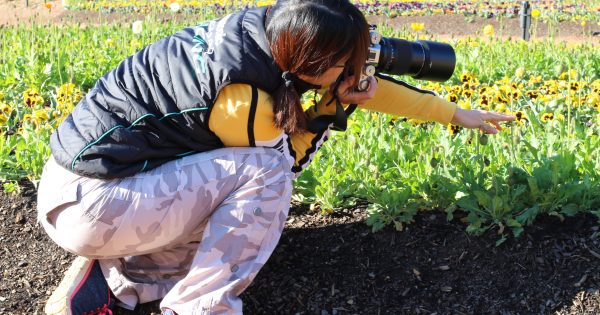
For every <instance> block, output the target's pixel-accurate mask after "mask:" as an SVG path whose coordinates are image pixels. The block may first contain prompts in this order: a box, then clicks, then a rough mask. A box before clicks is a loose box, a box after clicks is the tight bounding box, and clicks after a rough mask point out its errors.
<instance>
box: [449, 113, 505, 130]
mask: <svg viewBox="0 0 600 315" xmlns="http://www.w3.org/2000/svg"><path fill="white" fill-rule="evenodd" d="M513 120H515V116H508V115H503V114H500V113H495V112H488V111H485V110H473V109H470V110H469V109H462V108H456V112H455V113H454V117H452V122H451V123H452V124H454V125H459V126H463V127H465V128H479V130H481V132H483V133H489V134H496V133H498V131H500V130H502V127H501V126H500V124H499V122H500V121H513Z"/></svg>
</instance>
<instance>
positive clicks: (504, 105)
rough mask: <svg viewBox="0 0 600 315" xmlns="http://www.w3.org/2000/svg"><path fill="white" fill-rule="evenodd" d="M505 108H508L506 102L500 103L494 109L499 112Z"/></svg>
mask: <svg viewBox="0 0 600 315" xmlns="http://www.w3.org/2000/svg"><path fill="white" fill-rule="evenodd" d="M505 109H506V104H504V103H500V104H498V105H497V106H496V108H495V109H494V110H495V111H497V112H503V111H504V110H505Z"/></svg>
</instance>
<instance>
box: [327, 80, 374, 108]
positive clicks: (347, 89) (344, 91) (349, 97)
mask: <svg viewBox="0 0 600 315" xmlns="http://www.w3.org/2000/svg"><path fill="white" fill-rule="evenodd" d="M333 88H334V85H332V86H331V89H333ZM376 90H377V80H375V78H374V77H369V88H368V89H367V90H366V91H357V90H356V86H355V85H354V76H351V77H347V78H345V79H344V81H342V82H341V83H340V85H339V86H338V89H337V95H338V99H339V100H340V102H342V103H343V104H363V103H365V102H366V101H368V100H370V99H372V98H373V96H375V91H376ZM329 92H330V93H331V92H333V91H329ZM331 94H332V95H333V93H331Z"/></svg>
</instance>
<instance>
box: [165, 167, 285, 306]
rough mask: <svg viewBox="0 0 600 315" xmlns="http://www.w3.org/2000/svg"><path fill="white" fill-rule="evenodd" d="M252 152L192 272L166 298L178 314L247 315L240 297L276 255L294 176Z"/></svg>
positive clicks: (218, 211) (213, 221)
mask: <svg viewBox="0 0 600 315" xmlns="http://www.w3.org/2000/svg"><path fill="white" fill-rule="evenodd" d="M262 159H263V156H260V155H255V156H249V157H248V159H247V160H246V161H245V166H244V169H245V170H244V173H247V174H254V176H251V177H247V178H243V181H244V183H243V184H242V185H241V186H239V188H238V189H237V190H236V191H234V192H232V193H231V194H230V195H229V196H228V197H227V199H226V200H224V201H223V203H221V204H220V205H219V207H218V208H217V209H216V210H215V211H214V212H213V214H212V215H211V216H210V218H209V220H208V224H207V226H206V229H205V230H204V235H203V238H202V240H201V242H200V247H199V249H198V251H197V253H196V255H195V257H194V260H193V262H192V265H191V269H190V272H189V273H188V274H187V275H186V276H185V278H183V279H182V280H180V281H179V282H177V284H176V285H175V287H174V288H173V289H171V290H170V291H169V293H168V294H167V295H166V296H165V297H164V299H163V301H162V303H161V308H170V309H172V310H174V311H175V312H177V313H178V314H241V313H242V301H241V299H240V298H238V295H239V294H241V293H242V292H243V291H244V290H245V289H246V288H247V287H248V285H249V284H250V283H251V282H252V280H253V279H254V277H255V276H256V274H257V273H258V271H259V270H260V268H262V266H263V265H264V264H265V263H266V261H267V259H268V258H269V257H270V255H271V254H272V252H273V250H274V249H275V246H276V245H277V242H278V241H279V238H280V236H281V232H282V230H283V227H284V225H285V220H286V218H287V214H288V210H289V206H290V198H291V193H292V183H291V180H290V179H291V175H290V173H289V172H288V170H289V168H288V166H287V165H285V166H284V167H281V166H283V164H282V165H281V166H279V165H278V166H276V167H274V168H273V167H268V168H267V167H265V166H267V165H269V164H271V163H267V164H265V161H263V160H262Z"/></svg>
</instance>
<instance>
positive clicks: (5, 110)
mask: <svg viewBox="0 0 600 315" xmlns="http://www.w3.org/2000/svg"><path fill="white" fill-rule="evenodd" d="M12 111H13V108H12V107H11V106H10V105H8V104H6V103H2V102H0V114H5V115H7V116H8V115H10V113H12Z"/></svg>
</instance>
